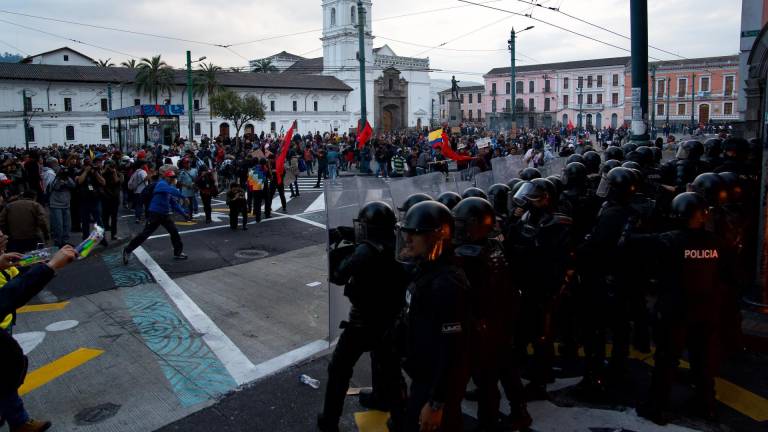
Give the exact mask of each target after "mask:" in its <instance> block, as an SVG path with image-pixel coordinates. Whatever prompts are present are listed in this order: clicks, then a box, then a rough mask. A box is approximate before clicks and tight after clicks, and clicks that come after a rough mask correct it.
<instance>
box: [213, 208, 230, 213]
mask: <svg viewBox="0 0 768 432" xmlns="http://www.w3.org/2000/svg"><path fill="white" fill-rule="evenodd" d="M211 210H213V211H215V212H228V211H229V208H228V207H220V208H212V209H211Z"/></svg>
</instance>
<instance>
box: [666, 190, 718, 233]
mask: <svg viewBox="0 0 768 432" xmlns="http://www.w3.org/2000/svg"><path fill="white" fill-rule="evenodd" d="M670 213H671V214H672V216H673V217H674V218H676V219H677V220H678V221H679V222H680V224H681V225H682V226H684V227H688V228H691V229H701V228H704V226H705V224H706V222H707V218H708V217H709V205H708V204H707V201H706V199H704V197H703V196H701V195H699V194H697V193H696V192H683V193H681V194H680V195H678V196H676V197H675V199H673V200H672V205H671V206H670Z"/></svg>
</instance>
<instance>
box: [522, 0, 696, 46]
mask: <svg viewBox="0 0 768 432" xmlns="http://www.w3.org/2000/svg"><path fill="white" fill-rule="evenodd" d="M515 1H519V2H520V3H525V4H529V5H532V6H533V7H539V8H542V9H546V10H550V11H553V12H556V13H559V14H561V15H564V16H567V17H568V18H571V19H575V20H576V21H578V22H580V23H583V24H586V25H589V26H592V27H594V28H597V29H600V30H603V31H606V32H608V33H610V34H612V35H616V36H619V37H621V38H624V39H626V40H632V38H630V37H629V36H627V35H625V34H621V33H619V32H617V31H615V30H611V29H609V28H608V27H603V26H601V25H597V24H594V23H591V22H589V21H587V20H585V19H583V18H579V17H577V16H574V15H571V14H569V13H567V12H563V11H562V10H560V7H553V6H544V5H543V4H541V3H536V2H534V1H531V0H515ZM648 47H649V48H653V49H655V50H656V51H661V52H663V53H665V54H669V55H673V56H675V57H679V58H681V59H687V57H684V56H681V55H680V54H677V53H673V52H672V51H667V50H665V49H663V48H659V47H655V46H653V45H651V44H648Z"/></svg>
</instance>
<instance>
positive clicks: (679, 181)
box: [668, 140, 704, 193]
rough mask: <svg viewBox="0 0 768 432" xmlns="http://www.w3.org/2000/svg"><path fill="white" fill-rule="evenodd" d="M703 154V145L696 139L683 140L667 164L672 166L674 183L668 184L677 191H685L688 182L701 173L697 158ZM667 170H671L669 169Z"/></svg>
mask: <svg viewBox="0 0 768 432" xmlns="http://www.w3.org/2000/svg"><path fill="white" fill-rule="evenodd" d="M703 154H704V145H703V144H701V143H700V142H698V141H696V140H688V141H685V142H683V143H682V144H680V146H679V147H678V148H677V154H676V155H675V160H674V161H670V162H669V164H668V165H671V166H674V184H668V185H669V186H673V187H674V188H675V191H676V192H677V193H681V192H685V191H686V188H687V187H688V183H690V182H692V181H693V179H695V178H696V176H697V175H699V174H701V172H702V168H703V167H702V165H701V161H700V160H699V159H700V158H701V156H702V155H703ZM669 172H670V173H671V172H672V170H671V169H669Z"/></svg>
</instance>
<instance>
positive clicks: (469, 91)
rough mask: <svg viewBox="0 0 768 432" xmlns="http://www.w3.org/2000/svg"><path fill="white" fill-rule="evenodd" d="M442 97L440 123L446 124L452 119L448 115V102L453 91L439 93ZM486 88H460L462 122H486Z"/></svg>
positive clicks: (447, 90)
mask: <svg viewBox="0 0 768 432" xmlns="http://www.w3.org/2000/svg"><path fill="white" fill-rule="evenodd" d="M438 95H439V96H440V122H441V123H445V122H448V121H449V120H450V119H449V118H448V117H449V113H448V108H449V106H448V101H449V100H450V99H451V89H446V90H443V91H441V92H440V93H438ZM484 95H485V86H467V87H459V106H460V107H461V118H460V119H456V120H459V121H462V122H470V123H482V122H483V121H484V116H483V113H484V109H483V96H484Z"/></svg>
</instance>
